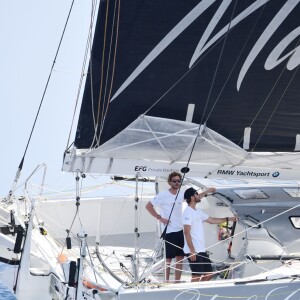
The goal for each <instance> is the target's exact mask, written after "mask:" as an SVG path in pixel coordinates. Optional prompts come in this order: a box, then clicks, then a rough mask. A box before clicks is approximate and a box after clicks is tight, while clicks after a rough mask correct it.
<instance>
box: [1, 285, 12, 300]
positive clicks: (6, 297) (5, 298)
mask: <svg viewBox="0 0 300 300" xmlns="http://www.w3.org/2000/svg"><path fill="white" fill-rule="evenodd" d="M0 299H1V300H16V297H15V296H14V295H13V294H12V293H11V292H10V291H9V290H8V289H7V288H6V286H5V285H4V284H3V283H2V282H1V281H0Z"/></svg>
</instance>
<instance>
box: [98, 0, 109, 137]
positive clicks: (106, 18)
mask: <svg viewBox="0 0 300 300" xmlns="http://www.w3.org/2000/svg"><path fill="white" fill-rule="evenodd" d="M100 3H101V2H100ZM108 10H109V0H108V1H107V4H106V17H105V25H104V34H103V49H102V61H101V75H100V76H101V79H100V91H99V98H98V111H97V119H96V132H97V129H98V126H99V117H100V103H101V98H102V89H103V74H104V62H105V60H104V59H105V49H106V38H107V22H108ZM96 134H97V133H96Z"/></svg>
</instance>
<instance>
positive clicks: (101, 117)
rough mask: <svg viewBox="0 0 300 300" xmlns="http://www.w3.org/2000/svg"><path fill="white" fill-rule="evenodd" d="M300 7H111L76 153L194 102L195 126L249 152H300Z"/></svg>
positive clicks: (182, 114)
mask: <svg viewBox="0 0 300 300" xmlns="http://www.w3.org/2000/svg"><path fill="white" fill-rule="evenodd" d="M299 2H300V0H283V1H274V0H273V1H270V0H247V1H240V0H224V1H216V0H189V1H179V0H178V1H177V0H164V1H158V0H154V1H153V0H151V1H150V0H144V1H138V0H125V1H124V0H123V1H118V0H110V1H109V0H107V1H101V3H100V9H99V15H98V21H97V25H96V31H95V36H94V43H93V48H92V55H91V61H90V68H89V73H88V76H87V79H86V86H85V90H84V96H83V101H82V107H81V112H80V117H79V122H78V127H77V134H76V138H75V147H76V148H77V149H91V148H97V147H99V146H100V147H101V145H105V144H106V143H107V142H109V141H110V140H111V139H112V138H113V137H114V136H116V135H117V134H120V133H121V132H122V131H123V130H124V129H125V128H126V127H127V126H128V125H129V124H131V123H132V122H134V121H135V120H136V119H137V118H138V117H139V116H141V115H144V114H145V115H146V116H149V117H155V118H162V119H165V118H167V119H173V120H179V121H183V122H184V121H185V120H186V117H187V109H188V106H189V104H194V105H195V108H194V111H193V113H192V117H190V118H191V120H190V121H192V122H193V123H195V124H204V125H205V126H207V127H208V128H210V129H212V130H213V131H215V132H217V133H218V134H220V135H221V136H223V137H225V138H226V139H228V140H229V141H231V142H232V143H233V144H235V145H237V146H239V147H243V144H244V148H245V149H247V150H250V151H255V152H266V151H269V152H270V151H272V152H273V151H276V152H293V151H295V150H299V149H300V145H299V144H298V141H297V137H298V133H299V127H300V120H299V116H300V105H299V104H298V95H299V92H300V87H299V84H298V81H299V79H300V74H299V72H298V68H299V63H300V51H299V49H300V48H299V41H300V29H299V12H300V4H299ZM157 120H158V119H157ZM250 128H251V131H250ZM247 139H248V145H247V143H246V144H245V140H247ZM133 140H134V141H136V138H134V139H132V140H131V141H130V142H132V141H133ZM212 140H214V138H212ZM182 142H186V141H182ZM106 156H107V157H109V154H107V155H106ZM241 156H242V157H243V159H245V157H246V156H247V154H246V153H243V149H241ZM145 158H147V157H145ZM175 160H176V158H171V159H170V162H173V161H175ZM196 160H197V159H196ZM293 160H294V158H293ZM230 163H231V164H233V165H235V164H236V162H228V164H230ZM221 164H226V162H221Z"/></svg>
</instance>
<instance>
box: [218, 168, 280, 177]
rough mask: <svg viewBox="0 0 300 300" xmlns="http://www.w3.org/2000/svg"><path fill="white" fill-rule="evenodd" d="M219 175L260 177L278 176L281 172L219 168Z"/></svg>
mask: <svg viewBox="0 0 300 300" xmlns="http://www.w3.org/2000/svg"><path fill="white" fill-rule="evenodd" d="M217 175H229V176H241V177H244V176H245V177H253V178H259V177H275V178H276V177H278V176H279V175H280V173H279V172H274V173H272V174H271V173H270V172H253V171H237V170H222V169H220V170H218V171H217Z"/></svg>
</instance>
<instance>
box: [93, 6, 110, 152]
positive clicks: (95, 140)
mask: <svg viewBox="0 0 300 300" xmlns="http://www.w3.org/2000/svg"><path fill="white" fill-rule="evenodd" d="M108 5H109V1H107V3H106V19H105V32H104V36H103V38H104V41H103V49H102V65H101V66H102V69H101V72H103V55H104V54H103V53H104V52H105V35H106V24H107V15H108ZM101 10H102V5H101V1H100V3H99V10H98V16H99V15H100V12H101ZM97 23H98V17H97ZM96 27H97V25H96ZM90 49H91V54H90V65H89V74H90V89H91V102H92V103H91V104H92V105H91V107H92V118H93V123H94V136H93V140H92V142H91V145H90V148H91V147H93V146H94V144H98V141H97V140H98V138H97V131H98V118H97V120H96V111H95V101H94V91H93V86H94V84H93V59H92V46H91V47H90ZM102 78H103V76H102V74H101V87H102ZM101 91H102V88H100V91H99V98H98V108H99V107H100V100H101ZM98 114H99V112H98V113H97V115H98Z"/></svg>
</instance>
